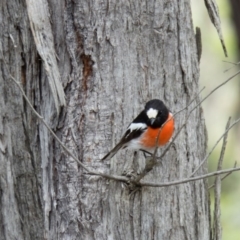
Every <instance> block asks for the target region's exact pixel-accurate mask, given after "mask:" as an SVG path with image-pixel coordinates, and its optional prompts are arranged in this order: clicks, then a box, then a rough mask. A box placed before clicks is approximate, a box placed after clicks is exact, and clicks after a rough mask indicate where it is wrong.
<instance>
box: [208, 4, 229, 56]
mask: <svg viewBox="0 0 240 240" xmlns="http://www.w3.org/2000/svg"><path fill="white" fill-rule="evenodd" d="M204 2H205V5H206V8H207V10H208V15H209V17H210V19H211V21H212V23H213V25H214V26H215V28H216V30H217V32H218V36H219V39H220V41H221V44H222V48H223V51H224V54H225V56H226V57H227V56H228V55H227V48H226V46H225V42H224V39H223V34H222V28H221V21H220V17H219V12H218V6H217V4H216V2H215V0H204Z"/></svg>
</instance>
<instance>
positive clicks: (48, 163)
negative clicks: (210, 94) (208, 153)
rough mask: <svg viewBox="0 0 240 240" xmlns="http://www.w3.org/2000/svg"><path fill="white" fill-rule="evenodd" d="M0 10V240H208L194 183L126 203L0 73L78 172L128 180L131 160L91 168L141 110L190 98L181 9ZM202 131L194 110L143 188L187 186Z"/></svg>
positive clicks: (130, 5)
mask: <svg viewBox="0 0 240 240" xmlns="http://www.w3.org/2000/svg"><path fill="white" fill-rule="evenodd" d="M0 6H1V10H0V11H1V13H0V15H2V18H1V20H0V21H1V24H0V27H1V31H0V39H1V45H0V47H1V52H3V56H1V69H0V73H1V74H0V91H1V94H0V109H1V111H0V121H1V124H0V149H1V151H0V161H1V172H0V189H1V191H0V201H1V204H0V212H1V214H0V224H1V232H2V233H3V234H0V239H4V240H5V239H42V238H43V236H44V238H45V239H64V240H65V239H71V240H72V239H95V240H99V239H114V240H115V239H123V240H126V239H127V240H131V239H137V240H138V239H143V240H145V239H146V240H147V239H156V240H159V239H173V240H174V239H176V240H181V239H183V240H186V239H191V240H194V239H198V240H201V239H204V240H206V239H209V236H210V222H209V202H208V190H207V184H206V181H203V180H200V181H196V182H191V183H186V184H182V185H179V186H171V187H166V188H151V187H143V188H141V189H139V190H138V191H135V192H132V193H131V194H130V192H129V189H128V188H127V186H124V185H123V184H122V183H121V182H117V181H113V180H107V179H104V178H100V177H96V176H95V177H93V176H89V175H87V174H86V171H85V170H83V169H82V168H81V167H80V166H79V165H78V164H77V163H76V162H75V161H74V160H73V159H72V158H71V157H69V156H68V155H67V154H66V153H65V152H64V151H63V149H62V148H61V147H60V146H59V144H58V143H57V142H56V141H55V140H54V139H53V137H52V136H51V135H50V134H49V132H48V130H47V129H46V128H45V126H43V125H42V124H40V122H39V121H38V119H36V117H35V116H34V115H33V113H32V112H31V110H30V108H29V106H28V104H27V103H26V101H25V100H23V98H22V96H21V93H20V91H19V89H18V88H17V87H16V86H15V85H14V83H13V82H11V80H10V75H9V71H8V68H9V70H10V73H11V75H12V76H13V77H14V78H16V80H18V81H19V82H21V84H22V86H23V88H24V90H25V92H26V94H27V96H28V98H29V99H30V101H31V102H32V104H33V106H34V107H35V109H36V110H37V111H38V112H40V114H41V115H42V116H44V118H45V119H46V121H47V122H48V124H49V125H50V126H51V127H52V129H53V130H54V131H55V132H56V133H57V135H58V136H59V137H60V138H61V140H62V141H63V143H64V144H65V145H66V146H67V147H68V148H69V149H70V150H71V151H72V153H73V154H74V155H75V156H77V157H78V158H79V159H80V160H81V161H82V162H83V163H84V164H85V165H87V166H88V167H90V168H92V169H95V170H96V171H100V172H105V173H114V174H118V175H121V174H122V173H123V171H128V170H129V169H130V168H133V169H134V171H135V172H136V173H137V172H140V171H141V170H142V169H143V167H144V164H145V160H144V158H143V156H142V155H141V154H140V153H139V154H138V155H137V158H136V159H134V160H133V152H131V151H126V150H122V151H121V152H119V153H118V154H117V155H116V156H115V157H114V158H113V159H111V160H110V161H108V162H102V161H100V159H101V158H102V157H103V156H104V155H105V154H106V153H107V151H108V150H110V149H111V148H112V147H113V146H114V145H115V144H116V143H117V141H118V140H119V139H120V138H121V136H122V134H123V133H124V131H125V129H126V127H127V126H128V124H129V123H130V122H131V121H132V119H133V118H134V117H136V116H137V114H138V113H139V111H141V110H142V108H143V107H144V104H145V103H146V102H147V101H148V100H150V99H152V98H159V99H162V100H163V101H164V102H165V103H166V105H167V106H168V107H169V108H170V109H171V110H172V112H176V111H177V110H179V109H181V108H183V107H185V106H186V105H187V104H188V103H189V102H190V100H191V99H192V98H193V97H194V96H195V94H196V93H197V92H198V91H199V89H198V78H199V64H198V56H197V52H196V44H195V43H196V41H195V36H194V31H193V26H192V19H191V9H190V3H189V1H188V0H179V1H169V0H162V1H160V0H158V1H153V0H145V1H133V0H131V1H114V2H111V1H86V0H82V1H70V0H66V1H65V2H63V1H60V2H59V1H54V0H49V1H48V2H46V0H41V1H32V0H27V1H26V3H25V2H24V1H19V2H18V3H16V2H15V1H13V0H8V1H6V0H5V1H2V2H1V3H0ZM50 13H51V14H50ZM30 27H31V28H30ZM14 46H16V47H14ZM4 61H5V62H4ZM63 88H64V92H65V99H66V106H64V105H65V100H64V98H63V95H62V94H63ZM198 101H199V99H196V100H195V103H197V102H198ZM185 119H186V112H182V113H180V114H178V115H177V116H176V120H175V122H176V131H177V130H178V129H179V128H180V127H181V126H182V124H183V123H184V121H185ZM204 130H205V128H204V120H203V116H202V112H201V109H197V110H196V111H195V112H194V113H193V114H192V115H191V117H190V119H189V121H188V124H187V126H186V128H184V130H183V131H182V132H181V134H180V135H179V137H178V138H177V141H176V142H175V143H174V144H173V146H172V147H171V149H170V151H169V152H168V153H167V155H166V156H165V157H164V160H163V161H162V164H160V165H158V166H155V167H154V169H153V170H152V171H151V172H150V173H149V174H148V175H147V176H146V177H145V178H144V180H149V181H153V182H156V183H157V182H168V181H173V180H177V179H182V178H185V177H188V176H189V175H190V174H191V172H192V171H193V170H194V169H195V168H196V167H197V166H198V165H199V163H200V162H201V160H202V159H203V157H204V155H205V150H206V134H205V131H204ZM160 151H161V150H160ZM206 171H207V170H206V168H203V169H201V171H200V173H204V172H206Z"/></svg>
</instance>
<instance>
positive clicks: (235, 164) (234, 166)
mask: <svg viewBox="0 0 240 240" xmlns="http://www.w3.org/2000/svg"><path fill="white" fill-rule="evenodd" d="M236 166H237V161H235V163H234V165H233V168H236ZM231 173H232V172H229V173H227V174H226V175H225V176H223V177H222V178H221V181H223V180H224V179H225V178H227V177H228V176H229V175H231ZM214 186H215V183H214V184H212V185H211V186H210V187H208V190H210V189H211V188H213V187H214Z"/></svg>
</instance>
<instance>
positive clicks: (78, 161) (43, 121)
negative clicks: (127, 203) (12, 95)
mask: <svg viewBox="0 0 240 240" xmlns="http://www.w3.org/2000/svg"><path fill="white" fill-rule="evenodd" d="M10 79H11V80H12V81H13V82H14V83H15V84H16V85H17V86H18V88H19V89H20V91H21V93H22V95H23V97H24V99H25V100H26V102H27V103H28V105H29V107H30V108H31V110H32V111H33V113H34V114H35V115H36V116H37V117H38V118H39V120H40V121H41V122H42V123H43V124H44V126H45V127H46V128H47V129H48V131H49V132H50V133H51V134H52V136H53V137H54V139H55V140H56V141H57V142H58V143H59V144H60V146H61V147H62V148H63V150H64V151H65V152H66V153H67V154H68V155H69V156H70V157H72V158H73V159H74V160H75V161H76V162H77V163H78V164H79V165H80V166H81V167H82V168H83V169H85V170H86V171H87V172H88V174H91V175H98V176H101V177H105V178H108V179H113V180H117V181H124V182H128V181H129V179H128V178H126V177H124V176H116V175H109V174H105V173H100V172H96V171H92V170H90V169H89V168H88V167H86V166H85V165H84V164H83V163H82V162H81V161H80V160H79V159H78V158H76V157H75V156H74V155H73V154H72V153H71V151H70V150H69V149H68V148H67V147H66V146H65V145H64V144H63V143H62V142H61V140H60V139H59V138H58V136H57V135H56V134H55V133H54V132H53V131H52V129H51V128H50V127H49V125H48V124H47V123H46V121H45V120H44V118H43V117H42V116H41V115H40V114H39V113H38V112H37V111H36V110H35V109H34V107H33V106H32V104H31V102H30V101H29V99H28V97H27V96H26V94H25V92H24V90H23V89H22V87H21V85H20V83H18V82H17V81H16V79H15V78H14V77H13V76H12V75H11V74H10Z"/></svg>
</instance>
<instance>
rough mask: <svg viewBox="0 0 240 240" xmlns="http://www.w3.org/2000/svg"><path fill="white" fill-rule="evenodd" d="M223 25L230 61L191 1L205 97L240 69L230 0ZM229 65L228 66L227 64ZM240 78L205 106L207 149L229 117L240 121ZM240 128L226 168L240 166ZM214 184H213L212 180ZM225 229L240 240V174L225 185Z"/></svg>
mask: <svg viewBox="0 0 240 240" xmlns="http://www.w3.org/2000/svg"><path fill="white" fill-rule="evenodd" d="M217 4H218V6H219V12H220V16H221V22H222V31H223V36H224V40H225V43H226V46H227V50H228V58H226V57H225V56H224V53H223V50H222V47H221V44H220V41H219V38H218V35H217V32H216V30H215V28H214V26H213V25H212V23H211V21H210V19H209V17H208V14H207V11H206V8H205V6H204V1H198V0H192V10H193V19H194V25H195V26H198V27H200V28H201V32H202V44H203V49H202V58H201V64H200V74H201V77H200V81H201V86H202V87H203V86H205V87H206V89H205V90H204V92H203V93H202V95H203V96H204V95H206V93H207V92H209V91H210V90H211V89H212V88H214V87H215V86H216V85H218V84H219V83H221V82H223V81H224V80H226V79H227V78H228V77H230V76H231V75H233V74H234V73H235V72H236V71H237V70H239V66H234V65H233V64H231V63H229V62H233V63H236V62H238V61H239V48H238V44H237V42H238V40H237V34H236V31H235V25H234V22H233V19H232V6H231V2H230V1H229V0H217ZM226 61H228V62H226ZM239 86H240V77H237V78H234V79H233V80H231V81H230V82H229V83H228V84H227V85H225V86H224V87H223V88H221V89H219V90H218V91H217V92H216V93H214V94H213V95H212V96H211V97H210V98H208V99H207V101H205V102H204V104H203V108H204V115H205V119H206V125H207V130H208V148H209V149H210V148H211V147H212V146H213V144H214V143H215V142H216V140H217V139H218V138H219V137H220V135H221V134H222V133H223V131H224V129H225V125H226V122H227V119H228V117H229V116H232V118H233V119H236V118H239V117H240V114H239V113H240V109H239V102H240V98H239V96H240V94H239V89H240V88H239ZM239 133H240V126H239V125H238V126H236V127H235V128H233V130H231V131H230V133H229V138H228V145H227V151H226V155H225V160H224V168H230V167H232V166H233V164H234V162H235V161H237V162H238V166H239V165H240V138H239ZM220 147H221V144H220V145H219V147H218V149H216V150H215V151H214V153H213V155H212V156H211V158H210V160H209V169H210V170H215V169H216V166H217V160H218V156H219V153H220ZM210 181H211V180H210ZM221 210H222V227H223V239H231V240H239V236H240V173H239V172H237V173H233V174H232V175H231V176H229V177H228V178H227V179H225V180H224V182H223V185H222V198H221Z"/></svg>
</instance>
